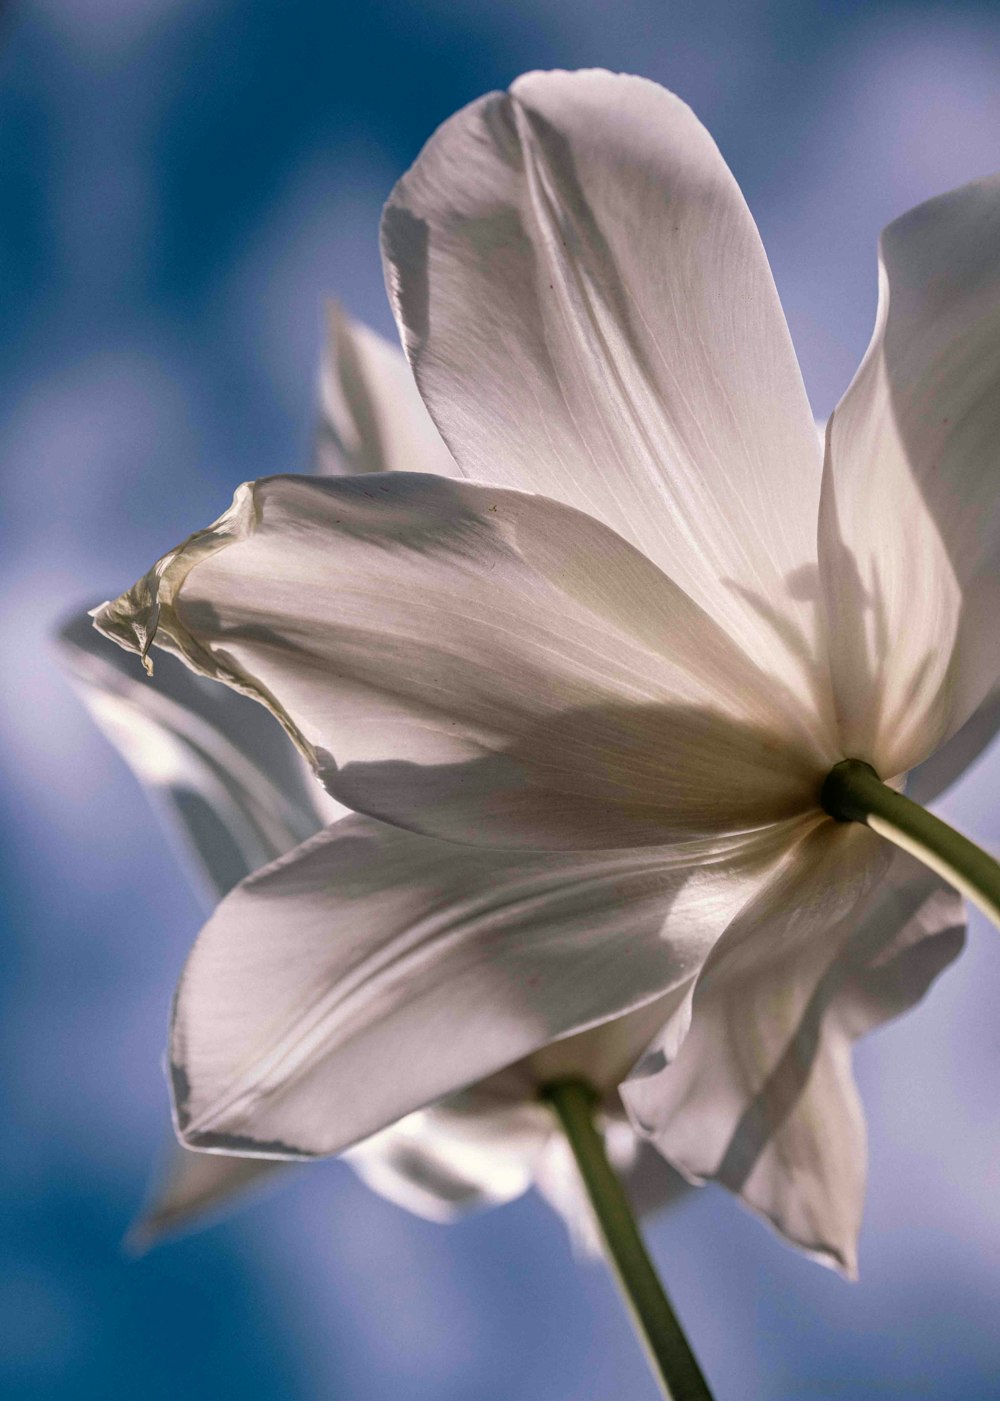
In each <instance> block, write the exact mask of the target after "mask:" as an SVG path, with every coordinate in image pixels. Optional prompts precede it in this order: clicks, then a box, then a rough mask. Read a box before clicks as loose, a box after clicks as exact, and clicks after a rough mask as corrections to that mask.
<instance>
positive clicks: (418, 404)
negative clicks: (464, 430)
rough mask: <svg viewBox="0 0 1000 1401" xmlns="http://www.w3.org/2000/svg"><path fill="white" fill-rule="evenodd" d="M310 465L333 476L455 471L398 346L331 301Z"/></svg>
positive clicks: (449, 473) (445, 474)
mask: <svg viewBox="0 0 1000 1401" xmlns="http://www.w3.org/2000/svg"><path fill="white" fill-rule="evenodd" d="M316 468H317V471H318V472H319V473H320V474H322V475H325V476H337V477H343V476H356V475H358V474H360V473H364V472H393V471H395V472H438V473H440V474H441V475H442V476H445V477H451V476H454V475H455V474H456V471H457V468H456V466H455V461H454V458H453V457H452V455H451V453H450V452H449V451H448V449H447V448H446V447H445V445H444V443H443V441H442V439H441V435H440V433H439V432H438V431H437V429H436V428H435V427H434V424H433V422H432V420H431V417H430V415H429V414H428V412H427V409H426V408H425V407H424V402H423V400H422V399H421V397H420V392H419V390H418V389H417V386H416V383H415V382H414V379H413V372H412V371H411V369H410V367H409V365H408V364H407V363H406V358H405V357H404V355H403V353H402V351H401V350H400V349H399V347H398V346H395V345H390V344H389V342H388V341H387V340H385V339H383V337H382V336H380V335H378V334H376V332H375V331H371V330H369V329H368V327H367V326H363V325H362V324H361V323H360V322H358V321H354V320H352V319H351V317H349V316H348V315H347V313H346V312H345V311H344V310H343V308H342V307H340V306H338V305H337V304H336V302H331V303H330V305H329V307H328V310H327V344H326V353H325V355H324V358H323V365H322V368H321V371H320V425H319V434H318V441H317V444H316Z"/></svg>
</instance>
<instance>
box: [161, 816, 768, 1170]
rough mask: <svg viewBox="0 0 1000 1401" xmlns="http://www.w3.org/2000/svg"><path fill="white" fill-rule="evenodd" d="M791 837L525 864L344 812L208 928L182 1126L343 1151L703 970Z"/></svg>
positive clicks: (181, 1095)
mask: <svg viewBox="0 0 1000 1401" xmlns="http://www.w3.org/2000/svg"><path fill="white" fill-rule="evenodd" d="M794 826H795V824H789V828H794ZM790 840H794V831H792V830H788V829H786V828H772V829H766V830H765V831H763V832H757V833H748V834H743V835H742V836H739V837H734V838H729V839H727V840H725V841H723V840H718V841H716V842H714V843H709V842H705V843H699V844H695V845H689V846H687V847H679V848H676V849H670V850H666V851H657V852H649V851H644V852H642V853H635V852H625V853H614V852H610V853H601V854H574V855H559V856H529V855H525V854H520V853H503V852H486V851H483V850H481V849H477V848H474V847H462V846H457V845H454V844H451V843H446V842H439V841H435V840H433V839H431V838H426V837H418V836H415V835H413V834H412V833H407V832H404V831H402V830H400V829H398V828H390V827H386V826H383V825H382V824H380V823H376V822H372V821H371V820H369V819H365V818H353V817H351V818H345V819H344V820H343V821H341V822H338V823H335V824H334V825H333V826H332V827H331V828H329V829H327V831H326V832H324V833H321V834H319V835H318V836H317V837H314V838H312V839H311V840H310V841H309V842H306V843H305V844H304V845H303V846H302V847H300V848H299V849H298V850H297V851H296V852H293V853H291V854H290V855H288V856H286V857H284V858H282V859H281V860H279V861H277V862H275V863H274V864H273V865H272V866H270V867H268V868H266V869H265V870H264V871H262V872H259V873H258V874H257V875H255V876H252V877H250V878H249V879H248V880H247V881H245V882H244V883H243V884H242V885H241V886H239V887H237V889H236V890H235V891H234V892H233V893H232V894H231V895H230V896H228V897H227V899H226V900H224V901H223V902H222V904H221V905H220V906H219V908H218V910H217V911H216V913H215V915H214V916H213V917H212V919H211V920H209V922H208V924H207V925H206V926H205V928H204V930H203V931H202V933H201V936H200V938H199V940H198V942H197V944H196V946H195V949H194V952H193V954H192V956H191V958H190V960H189V962H188V965H187V968H186V969H185V972H184V975H183V978H182V980H181V985H180V988H179V991H178V995H177V999H176V1004H175V1015H174V1026H173V1034H172V1043H171V1063H172V1078H173V1087H174V1095H175V1104H176V1115H177V1122H178V1128H179V1131H180V1133H181V1135H182V1137H183V1138H184V1140H185V1141H186V1142H187V1143H188V1144H190V1145H191V1146H196V1147H202V1148H214V1149H219V1150H222V1151H231V1152H252V1153H259V1154H262V1155H265V1156H268V1155H270V1156H279V1157H280V1156H295V1155H300V1156H308V1155H318V1154H328V1153H336V1152H340V1151H341V1150H342V1149H344V1148H346V1147H348V1146H350V1145H352V1144H354V1143H356V1142H358V1141H360V1140H361V1139H363V1138H366V1137H368V1136H369V1135H370V1134H372V1133H375V1132H378V1131H379V1130H381V1129H383V1128H385V1127H387V1126H388V1125H390V1124H392V1123H395V1122H397V1121H398V1120H399V1119H400V1118H402V1117H403V1116H404V1115H406V1114H409V1113H411V1112H412V1111H414V1110H416V1109H419V1108H421V1107H423V1106H425V1105H428V1104H430V1103H433V1102H435V1101H437V1100H439V1099H441V1098H443V1097H444V1096H446V1095H449V1094H452V1093H453V1092H455V1091H457V1090H459V1089H461V1088H463V1087H465V1086H468V1085H471V1084H474V1083H475V1082H477V1081H479V1080H482V1079H483V1078H484V1077H486V1076H489V1075H491V1074H493V1073H494V1072H496V1071H499V1070H500V1069H501V1068H502V1067H504V1066H508V1065H511V1064H512V1063H514V1062H516V1061H519V1060H520V1059H522V1058H523V1057H525V1056H527V1055H529V1054H531V1053H532V1052H534V1051H536V1050H538V1049H539V1048H540V1047H542V1046H544V1045H546V1044H547V1043H548V1042H550V1041H552V1040H554V1039H557V1038H559V1037H562V1036H566V1035H569V1034H571V1033H573V1032H577V1031H582V1030H584V1029H585V1028H587V1027H588V1026H591V1025H595V1024H597V1023H598V1022H600V1021H603V1020H604V1019H606V1018H610V1017H612V1016H618V1015H621V1014H623V1013H625V1012H628V1011H631V1010H634V1009H637V1008H640V1007H641V1006H642V1005H643V1004H645V1003H647V1002H650V1001H651V1000H653V999H654V998H656V997H658V996H662V995H663V994H665V993H668V992H669V991H670V989H671V988H673V987H676V986H679V985H681V984H684V983H687V982H689V981H690V979H691V977H692V975H693V974H694V973H695V972H696V971H697V969H698V968H699V967H700V965H701V963H702V961H703V960H704V958H705V955H706V954H707V952H708V950H709V949H710V948H711V945H712V943H713V941H714V939H715V938H716V937H717V935H718V933H719V931H720V930H721V929H723V928H725V926H726V925H727V924H728V922H729V920H730V918H731V916H732V914H733V913H734V911H735V910H736V909H738V908H740V907H741V906H742V905H743V904H744V903H745V902H746V900H747V899H748V898H749V897H750V896H751V895H752V894H753V892H754V891H755V890H756V889H757V888H759V886H760V884H761V883H762V882H763V881H764V880H766V879H767V874H768V872H769V871H770V870H771V869H773V866H774V864H775V863H776V862H777V861H778V860H779V859H780V857H781V855H782V854H783V853H784V851H785V850H786V849H787V845H788V842H789V841H790ZM668 916H670V919H671V924H670V932H669V937H667V935H666V933H665V924H666V921H667V918H668Z"/></svg>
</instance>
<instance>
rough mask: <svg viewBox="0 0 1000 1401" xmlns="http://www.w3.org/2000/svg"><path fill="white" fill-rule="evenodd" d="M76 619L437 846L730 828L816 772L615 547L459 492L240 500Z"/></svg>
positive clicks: (793, 733)
mask: <svg viewBox="0 0 1000 1401" xmlns="http://www.w3.org/2000/svg"><path fill="white" fill-rule="evenodd" d="M97 623H98V626H99V627H100V628H101V629H102V630H104V631H105V632H107V633H108V634H109V635H110V636H113V637H114V638H115V639H116V640H118V641H120V642H121V643H122V644H123V645H125V646H131V647H132V648H133V649H136V650H142V649H145V648H146V647H148V644H149V641H150V640H151V639H152V638H153V637H154V636H155V637H156V640H157V642H159V643H161V644H166V645H169V646H172V647H173V648H175V649H177V650H178V651H180V652H181V653H182V655H183V656H184V657H185V659H186V660H187V661H188V662H189V663H190V664H191V665H192V666H194V667H196V668H197V669H199V670H201V671H203V672H205V673H206V674H208V675H210V676H214V677H216V678H217V679H220V680H223V681H228V682H229V683H230V684H231V685H234V686H236V687H237V688H239V689H242V690H244V691H246V692H247V693H249V694H251V695H254V696H256V697H257V698H258V699H260V700H262V701H263V702H264V703H265V704H267V705H269V706H270V707H271V708H272V709H273V710H274V711H275V713H276V714H278V716H279V718H281V719H282V721H283V723H284V724H285V725H286V727H287V728H288V730H289V731H290V733H292V734H293V735H294V736H295V737H296V739H297V741H298V743H299V745H300V747H301V748H302V750H303V752H304V753H305V754H306V755H307V756H309V757H310V758H311V760H312V762H313V763H314V765H315V766H316V768H317V770H318V771H319V773H320V775H321V777H322V778H323V781H324V783H325V784H326V786H327V788H328V789H329V791H330V792H331V793H332V794H333V795H334V796H335V797H337V798H338V799H340V801H342V802H344V803H346V804H347V805H348V806H349V807H352V808H354V809H355V810H358V811H365V812H368V813H370V814H371V815H373V816H375V817H379V818H381V819H383V820H386V821H390V822H396V823H399V824H400V825H403V826H408V827H411V828H413V829H414V830H419V831H425V832H430V833H432V834H436V835H442V836H445V837H448V838H452V839H455V840H458V841H468V842H476V843H482V844H484V845H492V846H530V847H541V848H546V849H553V850H555V849H582V848H595V847H596V848H608V847H626V846H636V845H643V844H652V845H658V844H660V843H663V842H666V841H670V840H676V839H686V838H689V837H695V836H700V835H704V834H706V833H714V832H719V831H736V830H742V829H745V828H747V827H751V826H757V825H760V824H762V823H766V822H769V821H776V820H779V819H783V818H786V817H789V816H792V815H794V814H796V813H799V812H802V811H804V810H805V809H807V808H809V807H811V806H813V805H814V803H815V796H816V792H817V790H818V786H819V784H820V782H821V781H822V777H823V775H824V774H825V772H826V771H828V769H829V767H830V765H831V763H833V762H835V760H836V758H837V757H839V754H838V751H837V750H836V748H835V746H834V744H833V742H832V741H831V740H830V739H829V737H827V736H825V735H823V734H817V732H816V731H815V730H814V729H813V728H812V726H811V725H809V724H808V722H807V719H806V718H805V717H804V716H803V713H802V711H801V708H800V707H799V705H798V703H797V701H796V699H795V697H794V696H792V695H790V693H789V692H788V691H787V690H785V689H784V688H783V687H782V685H781V684H780V680H779V679H777V678H776V677H774V676H773V675H771V674H768V672H767V671H766V670H764V669H763V668H761V667H758V666H757V665H756V664H755V662H754V661H751V660H750V658H748V657H747V656H746V655H745V654H744V653H743V652H742V651H741V650H740V649H739V648H738V647H737V646H736V645H735V644H734V643H733V642H732V641H731V640H730V639H729V637H728V636H727V635H726V634H725V632H723V631H722V630H721V629H720V628H719V627H718V626H717V625H716V624H714V623H713V622H712V621H711V619H709V618H708V617H707V616H706V615H705V614H704V613H703V612H702V611H701V610H700V609H699V608H698V607H697V606H696V605H695V604H693V603H692V602H691V600H690V599H689V598H688V597H687V596H686V595H685V594H684V593H683V592H682V591H681V590H679V589H678V588H677V586H676V585H674V584H673V583H671V581H670V580H669V579H667V578H666V576H665V575H663V574H662V573H661V572H660V571H659V570H658V569H657V568H656V567H655V566H654V565H652V564H651V563H650V562H649V561H648V560H647V559H645V557H644V556H643V555H641V554H640V553H639V552H638V551H637V550H635V549H634V548H633V547H632V546H630V545H629V544H627V543H626V542H625V541H624V540H622V539H621V537H620V536H618V535H616V534H615V533H614V532H613V531H611V530H609V529H608V528H607V527H605V526H603V525H600V524H599V523H598V522H596V521H594V520H592V519H591V518H590V517H588V516H585V515H583V514H582V513H580V512H578V511H574V510H572V509H570V508H569V507H565V506H561V505H559V504H558V503H556V502H553V501H548V500H546V499H545V498H543V497H536V496H528V495H525V494H522V493H519V492H509V491H503V490H500V489H496V488H491V487H481V486H473V485H471V484H470V483H467V482H453V481H446V480H444V479H443V478H439V477H432V476H421V475H409V474H404V473H389V474H385V475H384V476H380V477H377V478H374V479H373V478H371V477H352V478H351V477H348V478H340V479H328V480H322V481H320V480H316V479H313V478H294V477H275V478H269V479H265V480H264V481H261V482H258V483H256V484H254V486H253V487H247V488H241V491H240V493H238V495H237V499H236V502H235V503H234V506H233V508H232V510H231V511H230V512H229V513H228V514H227V515H226V516H225V517H223V518H222V519H221V520H220V521H219V522H217V523H216V525H215V526H214V527H212V528H211V529H210V530H208V531H203V532H201V533H200V534H199V535H197V536H193V537H192V538H191V540H190V541H189V542H187V544H185V545H183V546H181V547H180V548H179V549H178V550H175V551H173V552H172V553H171V554H170V555H168V556H166V557H165V559H164V560H161V561H160V563H159V564H158V565H157V566H156V567H155V568H154V569H153V570H152V571H151V572H150V574H149V575H147V576H146V578H145V579H144V580H141V581H140V583H139V584H137V585H136V586H135V588H134V589H132V590H130V592H129V593H128V594H126V595H124V596H123V597H122V598H121V599H119V600H118V601H117V602H116V603H113V604H108V605H106V606H105V607H104V609H102V610H101V611H100V613H99V615H98V617H97Z"/></svg>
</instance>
